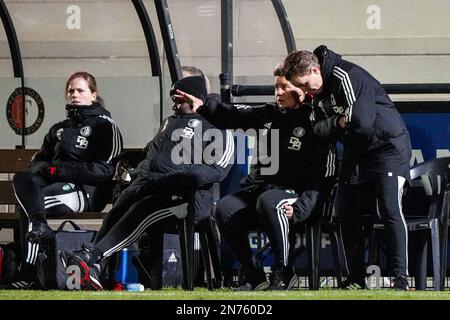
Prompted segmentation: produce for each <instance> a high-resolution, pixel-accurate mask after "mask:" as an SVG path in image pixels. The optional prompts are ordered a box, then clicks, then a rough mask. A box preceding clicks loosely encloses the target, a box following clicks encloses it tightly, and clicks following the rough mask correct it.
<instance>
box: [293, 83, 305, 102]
mask: <svg viewBox="0 0 450 320" xmlns="http://www.w3.org/2000/svg"><path fill="white" fill-rule="evenodd" d="M294 88H295V89H294V90H295V96H296V98H297V102H298V104H299V105H301V104H302V103H303V102H304V101H305V93H304V92H303V90H302V89H300V88H298V87H294Z"/></svg>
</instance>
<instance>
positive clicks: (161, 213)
mask: <svg viewBox="0 0 450 320" xmlns="http://www.w3.org/2000/svg"><path fill="white" fill-rule="evenodd" d="M180 207H185V209H186V210H187V203H182V204H180V205H178V206H175V207H171V208H164V209H161V210H158V211H155V212H153V213H151V214H150V215H148V216H147V217H146V218H145V219H144V220H143V221H142V222H141V223H140V224H139V225H138V226H137V227H136V229H135V230H134V231H133V232H131V234H130V235H129V236H128V237H126V238H125V239H123V240H122V241H121V242H119V243H118V244H117V245H115V246H114V247H112V248H111V249H108V250H106V251H105V252H104V253H103V257H109V256H110V255H112V254H113V253H115V252H118V251H120V250H122V249H123V248H126V247H128V246H129V245H131V244H132V243H133V242H135V241H136V240H137V239H138V238H139V236H140V235H141V234H142V233H143V232H144V231H145V229H147V228H148V227H149V226H150V225H152V224H153V223H155V222H158V221H160V220H162V219H165V218H168V217H170V216H176V215H175V213H176V212H177V209H179V208H180ZM173 209H175V210H173ZM172 210H173V211H172Z"/></svg>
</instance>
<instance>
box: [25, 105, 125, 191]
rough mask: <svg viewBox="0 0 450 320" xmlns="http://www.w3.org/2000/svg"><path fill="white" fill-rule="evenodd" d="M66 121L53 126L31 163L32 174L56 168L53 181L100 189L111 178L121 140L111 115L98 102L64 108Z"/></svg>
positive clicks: (120, 148)
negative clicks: (49, 167)
mask: <svg viewBox="0 0 450 320" xmlns="http://www.w3.org/2000/svg"><path fill="white" fill-rule="evenodd" d="M66 110H67V119H66V120H64V121H61V122H58V123H56V124H55V125H53V126H52V127H51V128H50V130H49V132H48V133H47V135H46V136H45V138H44V142H43V144H42V147H41V149H40V151H39V152H38V153H36V154H35V155H34V157H33V159H32V162H31V168H30V171H31V172H35V173H39V172H40V171H41V170H42V169H43V168H45V167H48V166H55V167H56V172H55V174H54V180H55V181H64V182H73V183H80V184H89V185H99V184H102V183H105V182H108V181H110V180H111V179H112V177H113V176H114V170H115V167H114V164H113V160H114V158H115V157H116V156H117V155H119V153H120V152H121V151H122V136H121V134H120V131H119V128H118V127H117V125H116V124H115V123H114V121H113V120H112V119H111V114H110V113H109V112H108V111H107V110H106V109H105V108H104V107H103V106H102V105H101V104H100V103H98V102H94V103H93V104H92V105H90V106H73V105H67V106H66Z"/></svg>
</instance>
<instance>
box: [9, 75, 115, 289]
mask: <svg viewBox="0 0 450 320" xmlns="http://www.w3.org/2000/svg"><path fill="white" fill-rule="evenodd" d="M66 98H67V101H68V102H69V103H70V104H68V105H67V106H66V111H67V119H66V120H64V121H61V122H58V123H56V124H55V125H53V126H52V127H51V128H50V130H49V132H48V133H47V135H46V136H45V138H44V142H43V144H42V147H41V149H40V150H39V152H37V153H36V154H35V155H34V156H33V159H32V160H31V165H30V169H29V170H28V172H24V173H17V174H16V175H15V176H14V179H13V186H14V192H15V195H16V197H17V200H18V202H19V204H20V207H21V213H20V219H21V222H22V225H26V230H27V234H26V242H25V246H24V248H23V262H22V264H21V266H20V271H19V272H18V273H17V274H16V276H15V278H14V279H12V281H11V282H8V283H7V284H4V285H3V286H2V287H3V288H11V289H30V288H33V287H35V273H36V270H35V264H36V260H37V256H38V252H39V242H40V240H41V239H44V238H49V237H51V236H52V230H51V229H50V228H49V226H48V225H47V221H46V216H53V217H55V216H61V215H63V214H65V213H68V212H83V211H101V210H103V208H104V207H105V205H106V204H107V203H108V195H107V192H104V190H105V188H104V185H105V184H108V183H109V182H111V179H112V178H113V176H114V171H115V167H114V163H113V160H114V158H115V157H116V156H117V155H118V154H119V153H120V152H121V151H122V136H121V134H120V131H119V128H118V127H117V125H116V124H115V123H114V121H113V120H112V119H111V114H110V113H109V111H107V110H106V109H105V108H104V107H103V104H102V103H101V102H100V101H101V98H100V97H98V95H97V90H96V82H95V78H94V77H93V76H92V75H91V74H89V73H87V72H77V73H74V74H73V75H71V76H70V77H69V79H68V80H67V84H66Z"/></svg>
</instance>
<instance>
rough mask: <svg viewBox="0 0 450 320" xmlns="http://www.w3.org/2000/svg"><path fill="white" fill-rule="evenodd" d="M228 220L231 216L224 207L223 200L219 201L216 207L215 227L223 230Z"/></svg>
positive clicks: (224, 202)
mask: <svg viewBox="0 0 450 320" xmlns="http://www.w3.org/2000/svg"><path fill="white" fill-rule="evenodd" d="M230 219H231V215H230V212H229V210H228V207H227V205H226V201H224V199H221V200H219V201H218V202H217V205H216V221H217V225H218V226H219V228H223V227H224V226H225V225H226V224H227V222H228V221H229V220H230Z"/></svg>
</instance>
